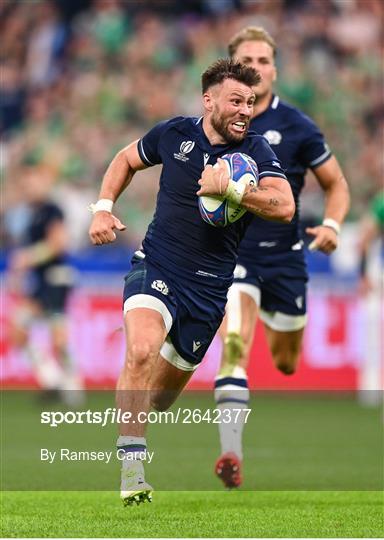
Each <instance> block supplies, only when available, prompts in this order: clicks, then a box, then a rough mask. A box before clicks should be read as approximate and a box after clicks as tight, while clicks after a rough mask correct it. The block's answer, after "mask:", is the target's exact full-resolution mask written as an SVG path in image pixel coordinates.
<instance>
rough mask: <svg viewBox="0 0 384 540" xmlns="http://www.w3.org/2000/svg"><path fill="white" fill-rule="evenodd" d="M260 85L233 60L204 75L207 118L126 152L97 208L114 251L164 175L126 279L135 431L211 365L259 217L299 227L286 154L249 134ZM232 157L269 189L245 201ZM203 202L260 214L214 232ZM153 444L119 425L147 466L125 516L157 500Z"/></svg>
mask: <svg viewBox="0 0 384 540" xmlns="http://www.w3.org/2000/svg"><path fill="white" fill-rule="evenodd" d="M259 83H260V75H259V74H258V73H257V72H256V70H254V69H253V68H252V67H248V66H245V65H242V64H240V63H238V62H233V61H231V60H218V61H217V62H215V63H214V64H212V65H211V66H210V67H209V68H208V69H207V70H206V71H205V72H204V73H203V75H202V94H203V96H202V97H203V106H204V115H203V116H202V117H201V118H184V117H177V118H173V119H171V120H168V121H164V122H161V123H159V124H157V125H156V126H155V127H154V128H153V129H151V130H150V131H149V132H148V133H147V134H146V135H145V136H144V137H143V138H141V139H139V140H136V141H134V142H132V143H131V144H129V145H128V146H127V147H125V148H123V149H122V150H121V151H120V152H118V153H117V155H116V156H115V157H114V158H113V160H112V162H111V163H110V165H109V167H108V169H107V172H106V174H105V176H104V179H103V182H102V186H101V191H100V195H99V200H98V202H97V203H96V204H95V205H93V207H92V209H93V212H94V217H93V221H92V224H91V227H90V231H89V233H90V238H91V241H92V243H93V244H95V245H102V244H108V243H109V242H113V241H114V240H115V238H116V234H115V230H123V229H124V228H125V227H124V225H123V224H122V223H121V222H120V221H119V220H118V219H117V218H116V217H115V216H114V215H113V214H112V207H113V203H114V202H115V201H116V199H117V198H118V197H119V195H120V194H121V193H122V192H123V191H124V189H125V188H126V187H127V186H128V185H129V183H130V182H131V180H132V177H133V175H134V174H135V172H136V171H139V170H141V169H145V168H146V167H150V166H152V165H155V164H159V163H162V165H163V168H162V172H161V176H160V189H159V192H158V196H157V205H156V211H155V215H154V218H153V220H152V222H151V224H150V225H149V228H148V231H147V233H146V236H145V238H144V241H143V245H142V249H140V250H139V251H137V252H136V254H135V255H134V257H133V260H132V268H131V270H130V272H129V273H128V275H127V276H126V278H125V289H124V326H125V331H126V355H125V363H124V366H123V369H122V371H121V374H120V377H119V380H118V384H117V397H116V401H117V406H118V407H119V408H120V409H121V410H122V411H129V412H130V413H131V414H132V419H136V420H137V419H138V415H139V413H146V412H148V411H149V410H150V407H154V408H155V409H156V410H166V409H167V408H168V407H169V406H170V405H171V404H172V403H173V402H174V400H175V399H176V397H177V396H178V395H179V393H180V392H181V391H182V389H183V388H184V386H185V385H186V383H187V382H188V380H189V379H190V377H191V376H192V374H193V372H194V370H195V369H196V368H197V366H198V365H199V363H200V362H201V360H202V358H203V357H204V354H205V352H206V350H207V349H208V346H209V344H210V343H211V341H212V339H213V337H214V335H215V333H216V331H217V329H218V328H219V326H220V324H221V321H222V318H223V315H224V310H225V304H226V301H227V292H228V288H229V286H230V285H231V283H232V280H233V270H234V268H235V264H236V257H237V247H238V244H239V242H240V239H241V237H242V236H243V233H244V231H245V229H246V227H247V225H248V224H249V222H250V221H251V219H252V214H257V215H259V216H260V217H263V218H264V219H267V220H276V221H279V222H281V223H289V221H290V220H291V219H292V217H293V215H294V211H295V205H294V199H293V195H292V190H291V188H290V186H289V183H288V182H287V180H286V177H285V175H284V172H283V171H282V169H281V167H280V164H279V162H278V161H277V160H276V156H275V154H274V153H273V151H272V150H271V148H270V147H269V145H268V143H267V142H266V140H265V139H263V138H262V137H261V136H259V135H256V134H247V133H248V126H249V122H250V119H251V115H252V112H253V106H254V102H255V93H254V87H256V86H257V85H258V84H259ZM186 143H188V144H186ZM183 149H184V150H185V149H186V150H185V151H183ZM231 152H243V153H245V154H248V155H249V156H251V157H252V158H253V159H254V160H255V161H256V163H257V165H258V168H259V179H260V180H259V185H258V186H247V187H246V188H245V191H244V192H243V193H241V192H240V191H237V192H236V186H234V185H233V184H234V183H233V182H232V181H231V180H230V179H229V177H228V173H227V168H226V166H225V163H224V162H223V161H222V160H220V159H218V158H220V157H221V156H223V155H224V154H226V153H231ZM217 161H218V162H219V167H218V168H213V165H214V164H215V163H216V162H217ZM199 195H222V196H223V197H225V198H227V199H228V198H231V199H232V200H236V201H239V200H241V205H242V206H243V207H244V208H246V209H247V210H249V212H246V213H245V215H244V216H243V217H242V218H241V219H239V220H238V221H237V222H236V223H233V224H231V225H230V226H228V227H225V228H216V227H213V226H211V225H209V224H207V223H206V222H205V221H203V219H202V218H201V216H200V213H199V209H198V196H199ZM262 223H264V224H265V222H262ZM141 417H142V415H141ZM145 432H146V426H145V424H144V423H141V422H140V421H135V423H132V422H131V423H129V424H121V425H120V436H119V438H118V440H117V447H118V449H119V452H125V453H126V454H127V457H128V456H134V457H137V459H124V460H123V466H122V476H121V498H122V500H123V501H124V503H125V504H126V505H130V504H132V503H133V502H134V501H135V502H137V503H140V502H144V501H145V500H150V499H151V494H152V487H151V486H150V485H149V484H148V483H146V481H145V477H144V468H143V463H142V461H144V460H145V451H146V439H145ZM143 456H144V458H143ZM140 458H142V459H140Z"/></svg>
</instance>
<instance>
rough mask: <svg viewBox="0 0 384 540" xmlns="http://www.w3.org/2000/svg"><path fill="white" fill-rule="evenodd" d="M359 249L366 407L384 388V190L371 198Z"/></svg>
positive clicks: (361, 378) (363, 400)
mask: <svg viewBox="0 0 384 540" xmlns="http://www.w3.org/2000/svg"><path fill="white" fill-rule="evenodd" d="M358 250H359V258H360V261H359V262H360V279H359V286H358V288H359V292H360V294H361V295H362V296H363V299H364V304H363V305H364V313H365V317H366V321H365V328H366V333H365V336H366V342H365V347H364V351H365V355H366V356H365V358H364V362H363V364H362V366H360V370H359V388H360V389H361V391H360V394H359V400H360V402H361V403H363V404H365V405H377V404H379V403H380V401H381V400H382V389H383V386H382V384H383V338H382V331H381V321H382V315H383V313H382V310H383V290H384V191H381V192H379V193H378V194H377V195H376V196H375V197H374V199H373V201H372V204H371V206H370V211H369V214H368V215H366V216H365V217H364V219H363V220H362V222H361V226H360V238H359V243H358Z"/></svg>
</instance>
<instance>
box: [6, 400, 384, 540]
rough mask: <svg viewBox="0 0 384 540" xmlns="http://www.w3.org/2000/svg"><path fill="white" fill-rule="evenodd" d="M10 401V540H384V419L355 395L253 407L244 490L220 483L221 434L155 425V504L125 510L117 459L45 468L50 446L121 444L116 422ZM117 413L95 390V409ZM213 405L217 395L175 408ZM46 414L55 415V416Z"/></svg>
mask: <svg viewBox="0 0 384 540" xmlns="http://www.w3.org/2000/svg"><path fill="white" fill-rule="evenodd" d="M5 394H6V395H5V397H4V396H3V400H2V419H3V427H2V447H1V451H2V460H1V483H2V488H3V489H4V490H5V491H3V492H2V497H1V507H2V508H1V510H2V511H1V530H0V532H1V534H2V536H4V537H27V538H28V537H29V538H31V537H85V538H86V537H128V538H129V537H171V538H177V537H362V538H364V537H382V536H383V535H384V524H383V520H384V510H383V508H384V506H383V492H382V489H383V459H382V455H383V437H382V432H383V424H382V412H381V411H380V410H379V409H378V408H376V409H369V408H364V407H361V406H360V405H359V404H358V403H357V402H356V400H355V399H354V397H353V396H350V395H336V394H334V395H331V394H330V395H320V394H312V395H309V394H307V395H306V394H298V395H293V394H292V395H287V394H266V395H262V394H261V395H256V396H254V397H253V399H252V413H251V414H250V417H249V422H248V424H247V426H246V428H245V431H244V445H245V458H244V473H245V479H244V485H243V487H242V489H240V490H237V491H225V490H224V489H223V488H222V487H221V484H220V482H219V481H218V479H217V478H215V477H214V475H213V464H214V462H215V459H216V457H217V455H218V452H219V447H218V446H219V445H218V435H217V426H214V425H212V424H208V423H205V424H204V423H201V424H199V425H195V426H194V425H191V424H189V425H181V424H178V425H159V424H155V425H151V426H149V429H148V442H149V448H150V449H151V450H154V451H155V452H156V456H155V458H154V460H153V463H152V464H151V465H150V466H147V479H148V481H149V482H150V483H152V484H153V486H154V488H155V493H154V497H153V502H152V503H151V504H149V503H146V504H143V505H140V506H137V507H136V506H135V507H131V508H124V507H123V505H122V503H121V502H120V500H119V495H118V492H117V488H118V482H119V480H118V476H119V474H118V468H119V464H118V463H113V464H112V463H111V464H109V465H108V466H107V465H105V464H96V463H83V464H79V463H57V464H55V465H48V464H46V463H41V462H40V459H39V448H40V447H41V446H44V447H45V446H46V447H48V448H52V449H53V448H59V447H60V446H66V447H70V448H76V449H85V448H92V449H107V448H112V447H113V444H114V441H115V438H116V426H115V425H111V426H107V427H105V428H103V429H100V427H95V426H84V425H83V426H80V428H78V427H75V426H61V427H58V428H54V429H53V428H49V427H48V426H42V425H41V424H40V421H39V415H40V411H41V407H40V406H37V405H36V399H35V398H36V396H34V395H31V394H28V393H21V392H18V393H5ZM111 404H112V405H113V395H112V394H111V393H102V394H92V395H90V396H89V400H88V403H87V408H88V407H90V408H91V409H93V410H100V409H103V408H106V407H109V406H111ZM179 405H180V406H182V407H185V408H192V409H195V408H201V409H203V410H204V409H207V408H213V407H214V404H213V402H212V395H211V394H210V393H208V394H193V393H187V394H185V395H184V396H183V397H182V398H181V399H180V400H179V401H178V403H177V404H176V407H177V406H179ZM53 408H54V407H53V406H45V407H44V409H45V410H51V409H53Z"/></svg>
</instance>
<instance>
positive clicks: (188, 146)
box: [173, 141, 195, 162]
mask: <svg viewBox="0 0 384 540" xmlns="http://www.w3.org/2000/svg"><path fill="white" fill-rule="evenodd" d="M194 147H195V141H183V142H182V143H181V145H180V152H178V153H174V154H173V157H174V158H175V159H179V160H180V161H184V162H185V161H188V160H189V157H187V156H186V155H185V154H189V152H192V150H193V149H194Z"/></svg>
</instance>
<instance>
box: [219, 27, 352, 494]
mask: <svg viewBox="0 0 384 540" xmlns="http://www.w3.org/2000/svg"><path fill="white" fill-rule="evenodd" d="M228 52H229V56H230V57H232V58H235V59H236V60H238V61H240V62H242V63H243V64H245V65H247V66H252V67H254V68H255V69H256V70H257V71H258V72H259V73H260V75H261V78H262V80H261V82H260V84H258V85H257V86H256V87H255V94H256V102H255V106H254V111H253V119H252V121H251V123H250V129H251V130H253V131H255V132H257V133H260V134H262V135H264V137H266V139H267V140H268V142H269V143H270V145H271V146H272V148H273V150H274V152H275V153H276V155H277V157H278V159H279V160H280V162H281V164H282V167H283V168H284V171H285V173H286V175H287V178H288V181H289V183H290V185H291V188H292V191H293V195H294V198H295V203H296V213H295V216H294V218H293V220H292V221H291V223H290V224H289V225H286V224H285V225H282V224H280V223H268V224H265V223H264V225H263V226H261V225H262V222H261V221H260V219H259V218H258V217H257V216H256V217H255V219H254V220H253V221H252V224H251V225H250V227H249V228H248V229H247V232H246V234H245V237H244V239H243V240H242V242H241V245H240V249H239V259H238V262H237V266H236V269H235V280H234V284H233V285H232V287H231V289H230V291H229V295H228V304H227V308H226V316H225V319H224V321H223V324H222V326H221V328H220V335H221V336H222V339H223V354H222V359H221V367H220V371H219V373H218V376H217V377H216V380H215V400H216V404H217V406H218V408H225V409H228V408H231V407H232V408H236V409H238V408H239V407H243V408H244V409H245V408H247V407H248V400H249V391H248V382H247V374H246V369H247V365H248V361H249V354H250V349H251V346H252V341H253V336H254V330H255V325H256V321H257V318H258V317H260V319H261V320H262V321H263V322H264V326H265V333H266V337H267V342H268V346H269V349H270V351H271V354H272V358H273V361H274V364H275V366H276V367H277V369H278V370H280V371H281V372H282V373H284V374H285V375H290V374H292V373H294V372H295V370H296V368H297V363H298V358H299V355H300V351H301V345H302V339H303V332H304V328H305V325H306V321H307V315H306V283H307V280H308V276H307V270H306V264H305V259H304V253H303V241H302V237H301V232H300V217H299V196H300V192H301V190H302V188H303V186H304V176H305V174H306V171H307V169H308V168H310V169H311V170H312V171H313V173H314V175H315V177H316V179H317V181H318V183H319V185H320V186H321V188H322V190H323V191H324V195H325V209H324V219H323V222H322V224H321V225H319V226H317V227H313V228H307V229H306V233H308V234H310V235H312V236H313V237H314V238H313V240H312V242H311V244H310V246H309V247H310V249H316V250H320V251H322V252H323V253H326V254H330V253H332V252H333V251H334V250H335V249H336V248H337V244H338V235H339V232H340V225H341V223H342V222H343V220H344V218H345V216H346V214H347V212H348V208H349V191H348V186H347V183H346V181H345V178H344V176H343V172H342V171H341V169H340V166H339V164H338V162H337V160H336V158H335V157H334V156H333V155H332V153H331V151H330V150H329V148H328V146H327V145H326V143H325V141H324V137H323V135H322V133H321V132H320V130H319V128H318V127H317V126H316V125H315V124H314V122H313V121H312V120H311V119H310V118H308V117H307V116H306V115H304V114H303V113H302V112H301V111H299V110H298V109H296V108H295V107H292V106H291V105H288V104H287V103H284V102H282V101H281V100H280V98H279V97H278V96H277V95H275V94H274V93H273V90H272V86H273V82H274V81H275V80H276V66H275V55H276V44H275V42H274V40H273V38H272V37H271V36H270V35H269V34H268V33H267V32H266V31H265V30H264V29H263V28H260V27H247V28H245V29H243V30H242V31H240V32H239V33H238V34H236V35H235V36H234V37H233V38H232V39H231V40H230V42H229V46H228ZM243 419H244V416H242V415H238V417H237V418H236V420H237V421H236V423H233V422H232V423H228V424H224V423H221V424H219V431H220V443H221V455H220V457H219V458H218V460H217V461H216V465H215V472H216V474H217V475H218V476H219V477H220V478H221V480H222V481H223V483H224V485H225V486H226V487H229V488H232V487H238V486H240V484H241V482H242V472H241V464H242V458H243V455H242V454H243V452H242V431H243V426H244V422H243Z"/></svg>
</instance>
